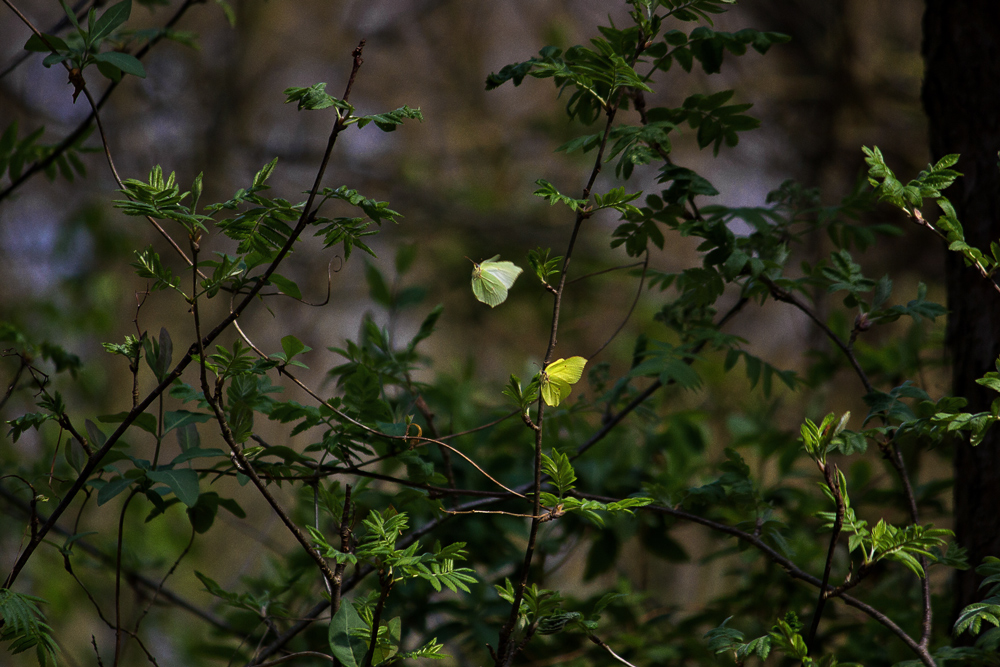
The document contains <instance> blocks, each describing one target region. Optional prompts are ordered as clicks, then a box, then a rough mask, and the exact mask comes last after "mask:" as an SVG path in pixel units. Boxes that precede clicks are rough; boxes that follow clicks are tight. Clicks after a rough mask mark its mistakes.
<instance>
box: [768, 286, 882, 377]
mask: <svg viewBox="0 0 1000 667" xmlns="http://www.w3.org/2000/svg"><path fill="white" fill-rule="evenodd" d="M758 279H759V280H760V281H761V282H762V283H764V284H765V285H767V287H768V289H769V290H770V292H771V296H772V297H774V299H775V300H776V301H783V302H785V303H788V304H791V305H793V306H795V307H796V308H798V309H799V310H800V311H802V312H803V313H805V315H806V316H807V317H808V318H809V319H811V320H812V321H813V322H814V323H815V324H816V326H818V327H819V328H820V329H822V330H823V333H824V334H826V337H827V338H829V339H830V340H831V341H833V342H834V344H835V345H836V346H837V347H839V348H840V350H841V352H843V353H844V355H845V356H846V357H847V359H848V361H850V362H851V366H853V367H854V372H855V373H857V375H858V378H859V379H860V380H861V384H863V385H864V386H865V392H866V393H869V394H870V393H871V392H872V391H874V390H875V387H874V386H872V383H871V380H869V379H868V374H867V373H865V372H864V370H863V369H862V368H861V364H859V363H858V359H857V357H855V356H854V351H853V350H852V349H851V346H850V345H848V344H847V343H845V342H844V341H843V340H841V338H840V336H838V335H837V334H835V333H834V332H833V330H832V329H830V327H828V326H827V325H826V322H824V321H823V320H821V319H820V318H819V317H817V315H816V313H814V312H813V311H812V310H811V309H810V308H809V307H808V306H806V305H805V304H804V303H802V302H801V301H799V300H798V299H797V298H796V297H795V295H794V294H792V293H791V292H789V291H788V290H786V289H784V288H782V287H779V286H778V285H776V284H775V283H774V281H772V280H771V279H770V278H768V277H767V276H765V275H763V274H761V275H760V276H759V277H758Z"/></svg>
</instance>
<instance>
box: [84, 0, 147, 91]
mask: <svg viewBox="0 0 1000 667" xmlns="http://www.w3.org/2000/svg"><path fill="white" fill-rule="evenodd" d="M131 13H132V0H122V1H121V2H119V3H117V4H114V5H112V6H111V7H109V8H108V9H107V11H105V12H104V13H103V14H101V18H99V19H97V22H96V23H92V24H91V26H90V38H89V40H88V42H89V45H90V46H91V47H96V46H97V45H98V44H100V43H101V41H102V40H103V39H104V38H105V37H107V36H108V35H110V34H111V33H112V32H114V30H115V29H116V28H117V27H118V26H120V25H121V24H123V23H125V21H127V20H128V17H129V15H130V14H131ZM100 55H108V54H100ZM119 55H123V56H124V55H126V54H124V53H122V54H119ZM128 57H129V58H132V56H128ZM132 60H135V58H132ZM136 62H137V63H138V62H139V61H138V60H136ZM139 67H140V69H141V68H142V65H139ZM121 69H123V70H125V68H124V67H122V68H121ZM125 71H128V70H125ZM129 73H130V74H131V73H132V72H129ZM136 76H139V75H136ZM141 76H146V75H145V73H143V74H142V75H141Z"/></svg>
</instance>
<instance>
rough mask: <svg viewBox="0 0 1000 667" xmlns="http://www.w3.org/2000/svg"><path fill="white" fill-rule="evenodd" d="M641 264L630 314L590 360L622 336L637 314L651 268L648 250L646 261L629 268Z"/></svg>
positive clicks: (626, 314) (594, 352) (593, 353)
mask: <svg viewBox="0 0 1000 667" xmlns="http://www.w3.org/2000/svg"><path fill="white" fill-rule="evenodd" d="M640 264H641V265H642V275H641V276H639V286H638V287H637V288H636V290H635V298H634V299H632V305H631V306H629V309H628V312H627V313H625V317H624V319H622V323H621V324H619V325H618V328H617V329H615V332H614V333H613V334H611V335H610V336H608V339H607V340H606V341H604V344H603V345H601V346H600V347H599V348H597V349H596V350H594V351H593V352H592V353H591V354H590V356H589V357H587V358H588V359H593V358H595V357H596V356H597V355H599V354H600V353H601V352H603V351H604V348H606V347H607V346H608V345H610V344H611V341H613V340H614V339H615V338H617V337H618V334H620V333H621V332H622V329H624V328H625V325H626V324H628V321H629V319H631V317H632V313H634V312H635V307H636V306H638V305H639V297H641V296H642V288H643V286H644V285H645V283H646V269H648V268H649V250H648V249H647V250H646V259H645V260H644V261H642V262H637V263H635V264H630V265H629V267H632V266H639V265H640ZM607 270H608V271H613V270H614V269H607ZM598 273H604V271H598ZM592 275H596V274H592Z"/></svg>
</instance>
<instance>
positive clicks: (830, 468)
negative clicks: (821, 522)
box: [806, 461, 847, 649]
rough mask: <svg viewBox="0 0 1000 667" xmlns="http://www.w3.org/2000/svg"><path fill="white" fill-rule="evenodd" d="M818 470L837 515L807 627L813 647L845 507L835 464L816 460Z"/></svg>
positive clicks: (824, 603) (809, 640) (842, 523)
mask: <svg viewBox="0 0 1000 667" xmlns="http://www.w3.org/2000/svg"><path fill="white" fill-rule="evenodd" d="M817 464H818V465H819V468H820V471H821V472H822V473H823V477H824V479H825V480H826V486H827V488H828V489H830V493H832V494H833V499H834V502H836V504H837V516H836V519H834V522H833V533H832V534H831V535H830V546H829V547H828V548H827V551H826V565H825V566H824V567H823V581H822V582H821V583H820V587H819V599H818V600H817V601H816V611H815V612H813V620H812V626H811V627H810V628H809V636H808V638H807V639H806V644H807V645H808V646H809V647H810V649H812V648H813V646H814V642H815V641H816V631H817V630H818V629H819V621H820V618H822V616H823V607H824V606H825V605H826V598H827V588H828V586H829V584H830V572H831V570H832V569H833V554H834V551H835V550H836V548H837V539H838V538H839V537H840V530H841V529H842V528H843V527H844V513H845V512H846V511H847V508H846V507H845V505H844V497H843V496H842V495H841V493H840V481H839V478H838V475H837V466H836V465H833V464H826V463H820V462H818V461H817Z"/></svg>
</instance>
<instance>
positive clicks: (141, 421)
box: [97, 412, 157, 435]
mask: <svg viewBox="0 0 1000 667" xmlns="http://www.w3.org/2000/svg"><path fill="white" fill-rule="evenodd" d="M129 414H130V413H128V412H119V413H116V414H113V415H101V416H99V417H98V418H97V420H98V421H99V422H101V423H102V424H120V423H122V422H123V421H125V419H126V418H127V417H128V416H129ZM132 425H133V426H138V427H139V428H141V429H142V430H143V431H146V432H147V433H150V434H152V435H156V427H157V424H156V417H154V416H153V415H151V414H149V413H148V412H143V413H142V414H140V415H138V416H137V417H136V418H135V419H134V420H133V421H132Z"/></svg>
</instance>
